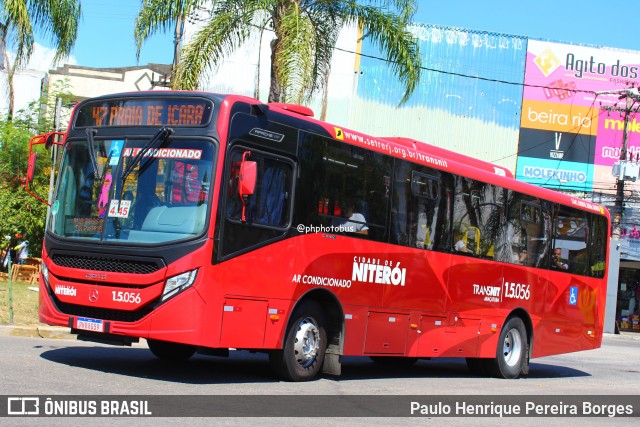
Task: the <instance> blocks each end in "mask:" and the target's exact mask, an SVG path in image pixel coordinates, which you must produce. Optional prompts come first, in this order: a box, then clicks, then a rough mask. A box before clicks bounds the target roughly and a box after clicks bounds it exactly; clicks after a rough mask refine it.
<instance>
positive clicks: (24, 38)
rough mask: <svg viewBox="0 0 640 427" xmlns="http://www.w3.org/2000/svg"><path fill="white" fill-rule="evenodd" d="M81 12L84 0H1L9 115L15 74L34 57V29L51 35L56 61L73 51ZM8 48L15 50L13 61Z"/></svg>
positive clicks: (0, 19)
mask: <svg viewBox="0 0 640 427" xmlns="http://www.w3.org/2000/svg"><path fill="white" fill-rule="evenodd" d="M80 13H81V12H80V0H11V1H9V0H0V39H1V41H0V43H1V49H2V50H3V52H4V58H3V61H4V65H5V67H6V69H7V76H8V79H9V117H11V116H12V115H13V103H14V101H13V98H14V94H13V93H14V92H13V76H14V74H15V72H16V70H18V69H19V68H21V67H23V66H25V65H26V64H27V63H28V62H29V59H30V58H31V54H32V53H33V45H34V29H35V30H36V31H40V32H41V33H42V34H44V35H45V36H48V37H50V38H51V41H52V42H53V46H54V48H55V50H56V54H55V57H54V60H53V62H54V63H56V62H58V61H59V60H61V59H62V58H64V57H66V56H68V55H69V53H71V49H72V48H73V44H74V43H75V41H76V37H77V34H78V21H79V20H80ZM7 48H12V49H15V60H14V62H13V64H11V62H10V59H9V56H8V55H7Z"/></svg>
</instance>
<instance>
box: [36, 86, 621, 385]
mask: <svg viewBox="0 0 640 427" xmlns="http://www.w3.org/2000/svg"><path fill="white" fill-rule="evenodd" d="M312 115H313V113H312V112H311V110H309V109H308V108H305V107H301V106H295V105H288V104H263V103H260V102H258V101H256V100H254V99H250V98H246V97H242V96H223V95H217V94H209V93H198V92H149V93H129V94H118V95H111V96H104V97H99V98H94V99H89V100H86V101H83V102H81V103H80V104H78V105H77V106H76V108H75V109H74V111H73V114H72V116H71V121H70V125H69V128H68V131H67V132H66V133H65V134H64V135H63V138H62V140H61V141H60V142H55V141H54V136H55V135H53V134H50V135H43V136H39V137H35V138H34V139H33V141H32V146H33V145H36V144H41V143H45V144H47V145H50V144H58V145H60V146H61V149H62V150H63V153H62V156H61V161H60V165H59V172H58V177H57V183H56V189H55V192H54V196H53V203H52V205H51V210H50V216H49V218H48V225H47V229H46V233H45V239H44V243H43V265H42V274H41V277H40V319H41V321H42V322H45V323H48V324H50V325H61V326H68V327H70V328H71V331H72V333H75V334H77V335H78V338H79V339H84V340H90V341H98V342H108V343H113V344H121V345H130V344H131V343H132V342H137V341H138V340H139V338H145V339H146V340H147V342H148V345H149V348H150V349H151V351H152V352H153V353H154V354H155V355H156V356H158V357H160V358H166V359H172V360H180V359H187V358H189V357H191V356H192V355H193V354H194V353H195V352H196V351H199V352H201V353H203V354H217V355H225V354H228V351H229V349H249V350H254V351H255V350H259V351H265V352H267V353H268V354H269V356H270V362H271V365H272V366H273V368H274V369H275V371H276V372H277V373H279V374H280V376H282V377H283V378H285V379H287V380H293V381H301V380H309V379H311V378H313V377H315V376H316V375H317V374H318V373H319V372H320V370H321V369H322V370H324V372H326V373H329V374H333V375H339V374H340V371H341V364H340V362H341V356H347V355H349V356H368V357H371V358H372V359H373V360H374V361H376V362H378V363H381V364H385V363H402V364H410V363H412V362H414V361H415V360H417V359H419V358H436V357H462V358H466V360H467V363H468V366H469V368H470V369H471V370H472V371H474V372H476V373H479V374H488V375H493V376H497V377H504V378H515V377H518V376H520V375H521V374H526V373H527V372H528V369H529V360H530V358H532V357H540V356H547V355H552V354H559V353H566V352H572V351H578V350H586V349H593V348H597V347H599V346H600V344H601V341H602V331H603V318H604V309H605V293H606V279H605V277H606V275H605V272H606V265H607V259H606V257H607V253H608V247H607V246H608V241H609V238H608V237H609V234H608V233H609V227H610V225H609V221H610V218H609V215H608V212H607V211H606V210H605V209H603V208H602V207H601V206H599V205H596V204H593V203H590V202H586V201H584V200H581V199H578V198H574V197H570V196H568V195H564V194H561V193H557V192H553V191H550V190H546V189H543V188H539V187H536V186H532V185H528V184H525V183H522V182H519V181H516V180H514V179H513V178H512V177H511V175H510V173H509V172H508V171H506V170H505V169H503V168H500V167H496V166H494V165H491V164H489V163H485V162H481V161H478V160H475V159H470V158H469V157H466V156H461V155H456V154H455V153H452V152H449V151H447V150H443V149H436V148H433V147H431V146H429V145H427V144H423V143H419V142H416V141H413V140H410V139H407V138H377V137H372V136H368V135H364V134H361V133H358V132H355V131H351V130H348V129H345V128H341V127H338V126H334V125H331V124H328V123H324V122H321V121H318V120H315V119H313V118H311V117H310V116H312ZM32 160H33V161H32V162H30V170H29V174H28V176H30V177H32V176H33V167H34V165H35V159H32Z"/></svg>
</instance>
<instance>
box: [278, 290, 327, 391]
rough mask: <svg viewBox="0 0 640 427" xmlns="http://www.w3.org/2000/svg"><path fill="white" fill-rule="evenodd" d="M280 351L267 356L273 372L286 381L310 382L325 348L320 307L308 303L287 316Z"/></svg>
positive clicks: (311, 302)
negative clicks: (287, 319) (287, 322)
mask: <svg viewBox="0 0 640 427" xmlns="http://www.w3.org/2000/svg"><path fill="white" fill-rule="evenodd" d="M291 319H292V321H291V322H290V324H289V327H288V329H287V335H286V336H285V342H284V345H283V347H282V350H274V351H272V352H271V353H269V360H270V363H271V366H272V368H273V370H274V371H275V372H276V373H277V374H278V375H279V376H280V377H282V378H283V379H285V380H287V381H308V380H311V379H313V378H314V377H315V376H316V375H317V374H318V372H320V369H321V368H322V363H323V362H324V355H325V351H326V348H327V333H326V331H325V326H324V325H325V319H324V313H323V312H322V309H321V307H320V306H319V305H318V304H317V303H315V302H313V301H308V302H305V303H303V304H301V305H300V306H299V307H298V308H296V310H295V311H294V313H293V315H292V316H291Z"/></svg>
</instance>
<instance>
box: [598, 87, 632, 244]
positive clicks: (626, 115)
mask: <svg viewBox="0 0 640 427" xmlns="http://www.w3.org/2000/svg"><path fill="white" fill-rule="evenodd" d="M597 94H598V95H603V94H619V95H620V99H622V98H625V101H626V105H625V107H624V108H618V107H603V108H602V110H605V111H617V112H620V113H622V114H623V120H624V126H623V131H622V147H621V148H620V161H619V162H618V163H616V164H615V165H614V169H613V174H614V175H615V176H617V178H618V179H617V182H616V198H615V202H614V209H613V224H612V226H613V227H612V230H611V237H612V238H614V239H616V240H619V239H620V228H621V224H622V213H623V211H624V181H625V179H626V178H628V179H632V180H633V181H635V180H636V179H637V178H638V173H637V172H638V168H637V167H635V168H633V167H631V166H634V165H631V164H630V163H631V162H630V160H633V159H629V154H628V152H629V150H628V140H629V120H630V117H631V113H632V112H634V105H635V103H636V101H640V94H639V93H638V91H637V90H636V89H635V88H630V89H622V90H618V91H606V92H598V93H597ZM636 110H637V109H636Z"/></svg>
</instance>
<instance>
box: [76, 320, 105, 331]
mask: <svg viewBox="0 0 640 427" xmlns="http://www.w3.org/2000/svg"><path fill="white" fill-rule="evenodd" d="M76 329H82V330H83V331H93V332H104V322H103V321H102V320H98V319H89V318H87V317H78V321H77V323H76Z"/></svg>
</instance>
